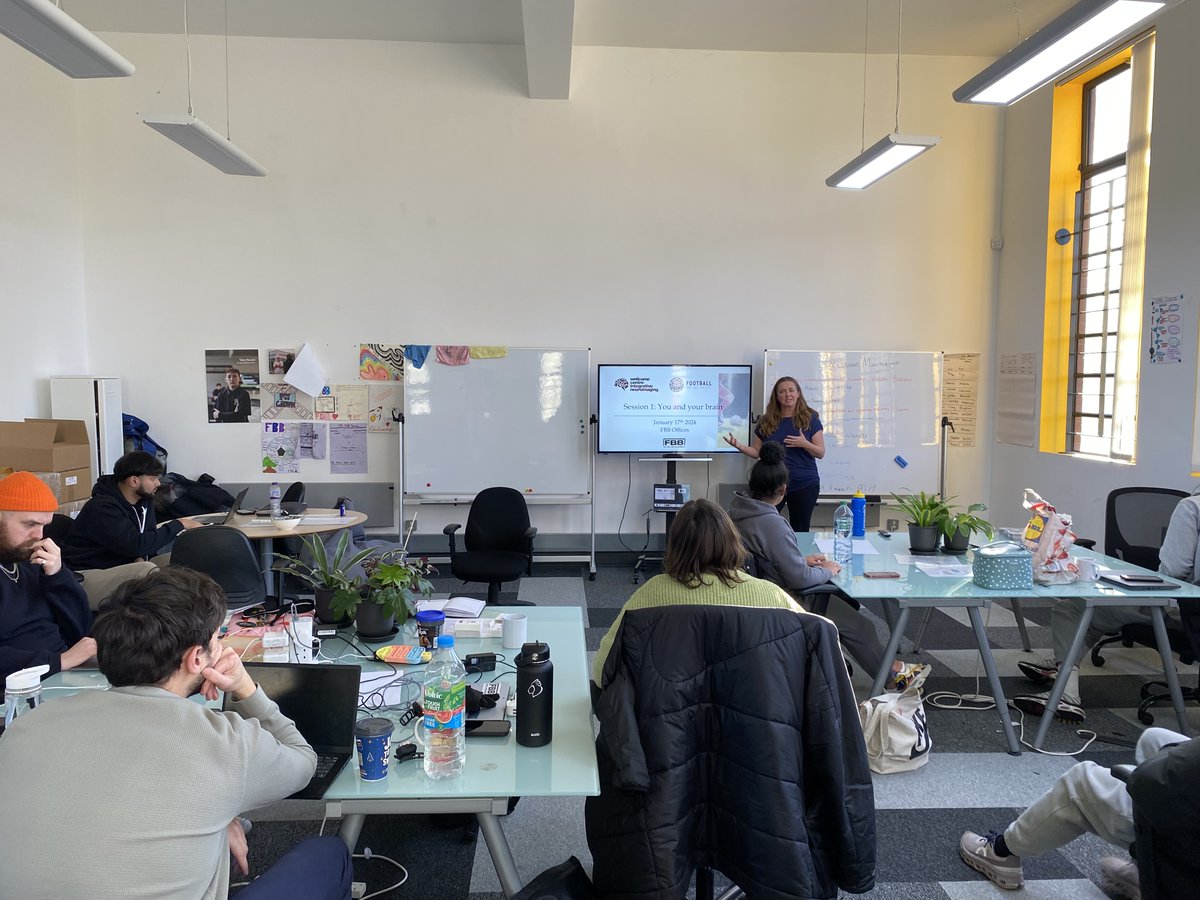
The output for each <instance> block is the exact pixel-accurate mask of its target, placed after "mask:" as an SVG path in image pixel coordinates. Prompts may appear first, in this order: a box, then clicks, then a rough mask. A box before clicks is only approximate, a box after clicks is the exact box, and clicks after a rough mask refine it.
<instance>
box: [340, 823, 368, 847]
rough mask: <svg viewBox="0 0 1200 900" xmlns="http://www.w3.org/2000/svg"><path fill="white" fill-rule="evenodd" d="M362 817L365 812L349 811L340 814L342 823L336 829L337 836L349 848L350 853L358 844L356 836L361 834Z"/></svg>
mask: <svg viewBox="0 0 1200 900" xmlns="http://www.w3.org/2000/svg"><path fill="white" fill-rule="evenodd" d="M364 819H366V814H365V813H349V814H348V815H345V816H342V825H341V827H340V828H339V829H338V837H340V838H341V839H342V842H343V843H345V845H346V846H347V847H349V848H350V852H351V853H353V852H354V848H355V847H357V846H358V836H359V835H360V834H362V827H363V820H364Z"/></svg>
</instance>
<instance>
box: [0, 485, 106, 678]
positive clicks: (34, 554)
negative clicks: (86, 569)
mask: <svg viewBox="0 0 1200 900" xmlns="http://www.w3.org/2000/svg"><path fill="white" fill-rule="evenodd" d="M56 509H58V500H56V499H55V497H54V493H53V492H52V491H51V490H50V488H48V487H46V485H45V484H44V483H43V482H42V481H41V479H39V478H38V477H37V476H36V475H31V474H30V473H28V472H14V473H13V474H12V475H9V476H8V477H6V478H0V679H3V678H7V677H8V676H9V675H11V674H12V673H13V672H16V671H18V670H19V669H24V668H27V667H29V666H40V665H43V664H45V665H48V666H49V667H50V673H51V674H53V673H54V672H58V671H60V670H63V669H71V668H74V667H75V666H78V665H80V664H81V663H84V662H87V661H88V660H89V659H91V658H92V657H93V656H95V655H96V642H95V641H94V640H92V639H91V638H90V637H87V636H86V635H87V633H88V631H89V630H91V627H92V613H91V610H89V609H88V602H87V595H86V594H85V593H84V592H83V588H82V587H80V585H79V582H78V580H76V578H75V574H74V573H73V572H72V571H71V570H70V569H65V568H63V564H62V555H61V554H60V553H59V549H58V546H57V545H56V544H55V543H54V541H52V540H50V539H49V538H46V537H43V536H42V528H43V526H45V525H47V524H49V522H50V520H51V518H53V515H54V511H55V510H56Z"/></svg>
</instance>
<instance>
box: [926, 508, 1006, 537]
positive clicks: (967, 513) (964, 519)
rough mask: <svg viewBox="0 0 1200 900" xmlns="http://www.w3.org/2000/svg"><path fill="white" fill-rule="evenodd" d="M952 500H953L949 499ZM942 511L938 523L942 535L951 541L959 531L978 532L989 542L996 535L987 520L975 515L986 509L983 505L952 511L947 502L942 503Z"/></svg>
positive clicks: (993, 527) (994, 529)
mask: <svg viewBox="0 0 1200 900" xmlns="http://www.w3.org/2000/svg"><path fill="white" fill-rule="evenodd" d="M951 499H953V498H951ZM943 506H944V510H943V512H942V518H941V521H940V522H939V523H938V524H939V525H940V526H941V528H942V533H943V534H944V535H946V537H947V538H950V539H951V540H952V539H953V538H954V536H955V535H956V534H958V533H959V532H960V531H965V532H967V534H968V535H970V534H971V532H974V531H978V532H980V533H981V534H984V535H987V539H988V540H989V541H990V540H991V539H992V538H993V537H995V535H996V528H995V526H993V525H992V523H991V522H989V521H988V520H987V519H981V518H980V517H979V516H977V515H975V513H977V512H982V511H983V510H985V509H987V506H986V505H985V504H983V503H972V504H971V505H970V506H968V507H967V508H966V509H964V510H960V511H958V512H955V511H954V507H953V506H951V505H950V503H949V502H945V503H943Z"/></svg>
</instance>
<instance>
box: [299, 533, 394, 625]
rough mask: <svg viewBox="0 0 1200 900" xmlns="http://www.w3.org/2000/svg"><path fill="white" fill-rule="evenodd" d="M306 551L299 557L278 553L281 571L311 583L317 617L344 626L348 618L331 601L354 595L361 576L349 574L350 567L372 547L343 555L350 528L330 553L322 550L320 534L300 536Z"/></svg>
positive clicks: (369, 553) (362, 558)
mask: <svg viewBox="0 0 1200 900" xmlns="http://www.w3.org/2000/svg"><path fill="white" fill-rule="evenodd" d="M302 540H303V544H304V549H305V551H306V552H304V553H302V554H301V555H300V556H298V557H297V556H286V555H283V554H280V555H279V557H278V558H279V559H280V560H281V561H282V562H283V563H284V565H283V567H282V569H281V571H282V572H284V574H287V575H294V576H296V577H297V578H299V579H300V580H301V581H303V582H305V583H307V584H309V585H312V588H313V590H314V592H315V593H316V598H315V599H316V606H317V610H316V613H317V618H318V619H319V620H320V621H322V622H324V623H326V624H329V625H344V624H346V623H348V622H349V621H350V620H349V619H348V618H344V617H340V614H338V613H336V612H335V611H334V609H333V606H334V600H335V599H336V598H338V597H341V598H342V599H343V600H344V599H345V598H346V597H347V596H354V597H357V596H358V588H359V585H360V583H361V579H360V578H358V577H356V576H354V575H352V574H351V570H352V569H353V568H354V567H355V566H357V565H358V564H359V563H361V562H363V560H365V559H367V557H369V556H371V555H372V554H373V553H374V552H375V551H374V549H373V548H368V549H366V550H361V551H359V552H357V553H355V554H354V555H353V556H349V557H347V555H346V554H347V553H348V551H349V549H350V546H351V544H350V531H349V529H347V530H345V531H343V532H342V536H341V538H339V539H338V542H337V547H336V548H335V549H334V552H333V555H332V556H330V555H329V554H328V553H327V552H326V550H325V543H324V541H322V540H321V537H320V535H316V534H313V535H309V536H308V537H306V538H303V539H302Z"/></svg>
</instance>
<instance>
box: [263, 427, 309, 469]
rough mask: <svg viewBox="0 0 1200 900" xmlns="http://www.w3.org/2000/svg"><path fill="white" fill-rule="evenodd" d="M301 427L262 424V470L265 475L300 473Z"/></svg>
mask: <svg viewBox="0 0 1200 900" xmlns="http://www.w3.org/2000/svg"><path fill="white" fill-rule="evenodd" d="M299 443H300V426H299V425H298V424H297V423H294V422H263V423H262V470H263V474H264V475H274V474H278V473H280V472H299V471H300V463H299V462H298V458H299V450H298V448H299Z"/></svg>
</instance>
